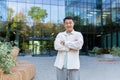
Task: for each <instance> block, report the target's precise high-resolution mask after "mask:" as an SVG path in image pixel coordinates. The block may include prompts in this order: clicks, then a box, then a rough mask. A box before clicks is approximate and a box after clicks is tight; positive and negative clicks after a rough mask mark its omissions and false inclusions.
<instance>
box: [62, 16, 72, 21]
mask: <svg viewBox="0 0 120 80" xmlns="http://www.w3.org/2000/svg"><path fill="white" fill-rule="evenodd" d="M66 19H72V20H73V22H74V19H73V17H72V16H66V17H65V18H64V19H63V22H65V20H66Z"/></svg>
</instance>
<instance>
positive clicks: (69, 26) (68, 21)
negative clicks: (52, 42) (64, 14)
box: [64, 19, 74, 32]
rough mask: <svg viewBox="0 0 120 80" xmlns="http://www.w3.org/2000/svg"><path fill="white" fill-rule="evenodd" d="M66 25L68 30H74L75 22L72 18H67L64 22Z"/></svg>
mask: <svg viewBox="0 0 120 80" xmlns="http://www.w3.org/2000/svg"><path fill="white" fill-rule="evenodd" d="M64 27H65V29H66V31H67V32H72V30H73V27H74V22H73V20H72V19H66V20H65V22H64Z"/></svg>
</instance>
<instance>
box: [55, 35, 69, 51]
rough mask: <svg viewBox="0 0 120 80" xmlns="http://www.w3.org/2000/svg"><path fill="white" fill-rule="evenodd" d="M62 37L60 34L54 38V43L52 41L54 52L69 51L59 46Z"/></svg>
mask: <svg viewBox="0 0 120 80" xmlns="http://www.w3.org/2000/svg"><path fill="white" fill-rule="evenodd" d="M62 39H63V38H62V37H61V33H59V34H58V35H57V36H56V38H55V41H54V48H55V50H58V51H69V48H68V47H66V46H64V45H62V44H60V42H61V41H62Z"/></svg>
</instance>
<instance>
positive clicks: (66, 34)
mask: <svg viewBox="0 0 120 80" xmlns="http://www.w3.org/2000/svg"><path fill="white" fill-rule="evenodd" d="M74 32H75V31H74V30H72V32H70V33H67V32H66V31H64V33H65V35H68V34H74Z"/></svg>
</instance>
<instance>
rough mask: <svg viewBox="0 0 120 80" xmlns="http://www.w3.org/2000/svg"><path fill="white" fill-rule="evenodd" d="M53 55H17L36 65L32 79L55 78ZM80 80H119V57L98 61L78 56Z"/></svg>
mask: <svg viewBox="0 0 120 80" xmlns="http://www.w3.org/2000/svg"><path fill="white" fill-rule="evenodd" d="M55 57H56V56H53V57H21V56H20V57H19V59H22V60H27V61H30V62H32V63H33V64H34V65H35V66H36V76H35V79H34V80H57V79H56V71H55V67H54V66H53V64H54V60H55ZM80 60H81V63H80V64H81V70H80V80H120V59H119V60H117V61H111V62H106V61H99V60H98V58H97V57H89V56H80Z"/></svg>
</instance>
